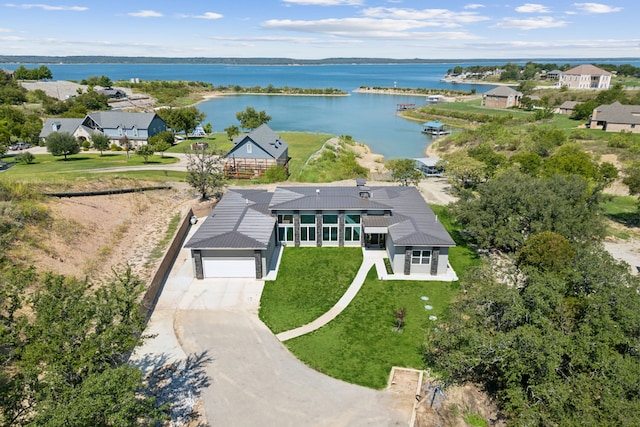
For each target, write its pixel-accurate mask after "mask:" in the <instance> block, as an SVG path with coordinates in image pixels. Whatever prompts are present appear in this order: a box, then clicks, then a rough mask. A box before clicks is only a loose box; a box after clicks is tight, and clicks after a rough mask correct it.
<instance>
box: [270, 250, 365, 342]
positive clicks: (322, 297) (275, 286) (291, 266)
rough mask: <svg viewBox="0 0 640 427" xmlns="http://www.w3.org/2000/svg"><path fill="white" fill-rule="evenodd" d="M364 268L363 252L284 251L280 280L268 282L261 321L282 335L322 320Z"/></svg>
mask: <svg viewBox="0 0 640 427" xmlns="http://www.w3.org/2000/svg"><path fill="white" fill-rule="evenodd" d="M360 264H362V249H361V248H359V247H358V248H317V247H309V248H290V247H287V248H284V253H283V255H282V261H281V263H280V269H279V270H278V279H277V280H276V281H267V282H266V283H265V286H264V290H263V292H262V298H261V300H260V313H259V315H260V319H261V320H262V321H263V322H264V323H265V324H266V325H267V326H268V327H269V328H270V329H271V330H272V331H273V332H274V333H276V334H277V333H280V332H284V331H288V330H290V329H294V328H297V327H299V326H302V325H305V324H307V323H309V322H311V321H313V320H315V319H316V318H318V317H320V316H321V315H322V314H324V313H325V312H327V311H329V309H330V308H331V307H333V306H334V305H335V303H336V302H338V300H339V299H340V297H342V295H343V294H344V293H345V291H346V290H347V289H348V288H349V285H350V284H351V282H352V281H353V279H354V278H355V277H356V273H357V272H358V269H359V268H360Z"/></svg>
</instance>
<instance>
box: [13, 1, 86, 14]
mask: <svg viewBox="0 0 640 427" xmlns="http://www.w3.org/2000/svg"><path fill="white" fill-rule="evenodd" d="M5 6H6V7H19V8H22V9H42V10H65V11H67V10H68V11H72V12H84V11H85V10H89V8H88V7H85V6H51V5H48V4H41V3H37V4H13V3H7V4H5Z"/></svg>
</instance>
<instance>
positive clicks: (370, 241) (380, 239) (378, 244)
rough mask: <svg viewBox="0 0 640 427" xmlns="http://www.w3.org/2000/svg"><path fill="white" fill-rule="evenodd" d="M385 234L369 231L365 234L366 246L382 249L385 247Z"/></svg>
mask: <svg viewBox="0 0 640 427" xmlns="http://www.w3.org/2000/svg"><path fill="white" fill-rule="evenodd" d="M385 238H386V235H385V234H379V233H371V234H367V248H371V249H383V248H384V247H385Z"/></svg>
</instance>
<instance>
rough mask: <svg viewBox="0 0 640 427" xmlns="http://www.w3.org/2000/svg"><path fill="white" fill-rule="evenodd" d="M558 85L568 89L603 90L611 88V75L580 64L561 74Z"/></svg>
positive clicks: (594, 67)
mask: <svg viewBox="0 0 640 427" xmlns="http://www.w3.org/2000/svg"><path fill="white" fill-rule="evenodd" d="M558 85H559V86H560V87H562V86H566V87H568V88H569V89H598V90H605V89H609V86H611V73H610V72H608V71H605V70H602V69H600V68H598V67H596V66H595V65H591V64H582V65H578V66H577V67H573V68H572V69H570V70H567V71H565V72H563V73H562V75H561V76H560V80H559V81H558Z"/></svg>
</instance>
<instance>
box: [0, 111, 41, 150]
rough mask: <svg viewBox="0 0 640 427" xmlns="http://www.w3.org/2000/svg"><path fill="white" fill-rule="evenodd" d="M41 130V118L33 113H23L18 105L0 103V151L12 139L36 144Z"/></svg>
mask: <svg viewBox="0 0 640 427" xmlns="http://www.w3.org/2000/svg"><path fill="white" fill-rule="evenodd" d="M41 130H42V120H40V116H39V115H37V114H35V113H25V112H24V111H23V110H22V109H20V108H18V107H13V106H10V105H0V151H1V152H2V153H4V152H6V147H7V146H9V145H11V142H12V141H24V142H28V143H30V144H33V145H37V144H38V141H39V137H40V131H41Z"/></svg>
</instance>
